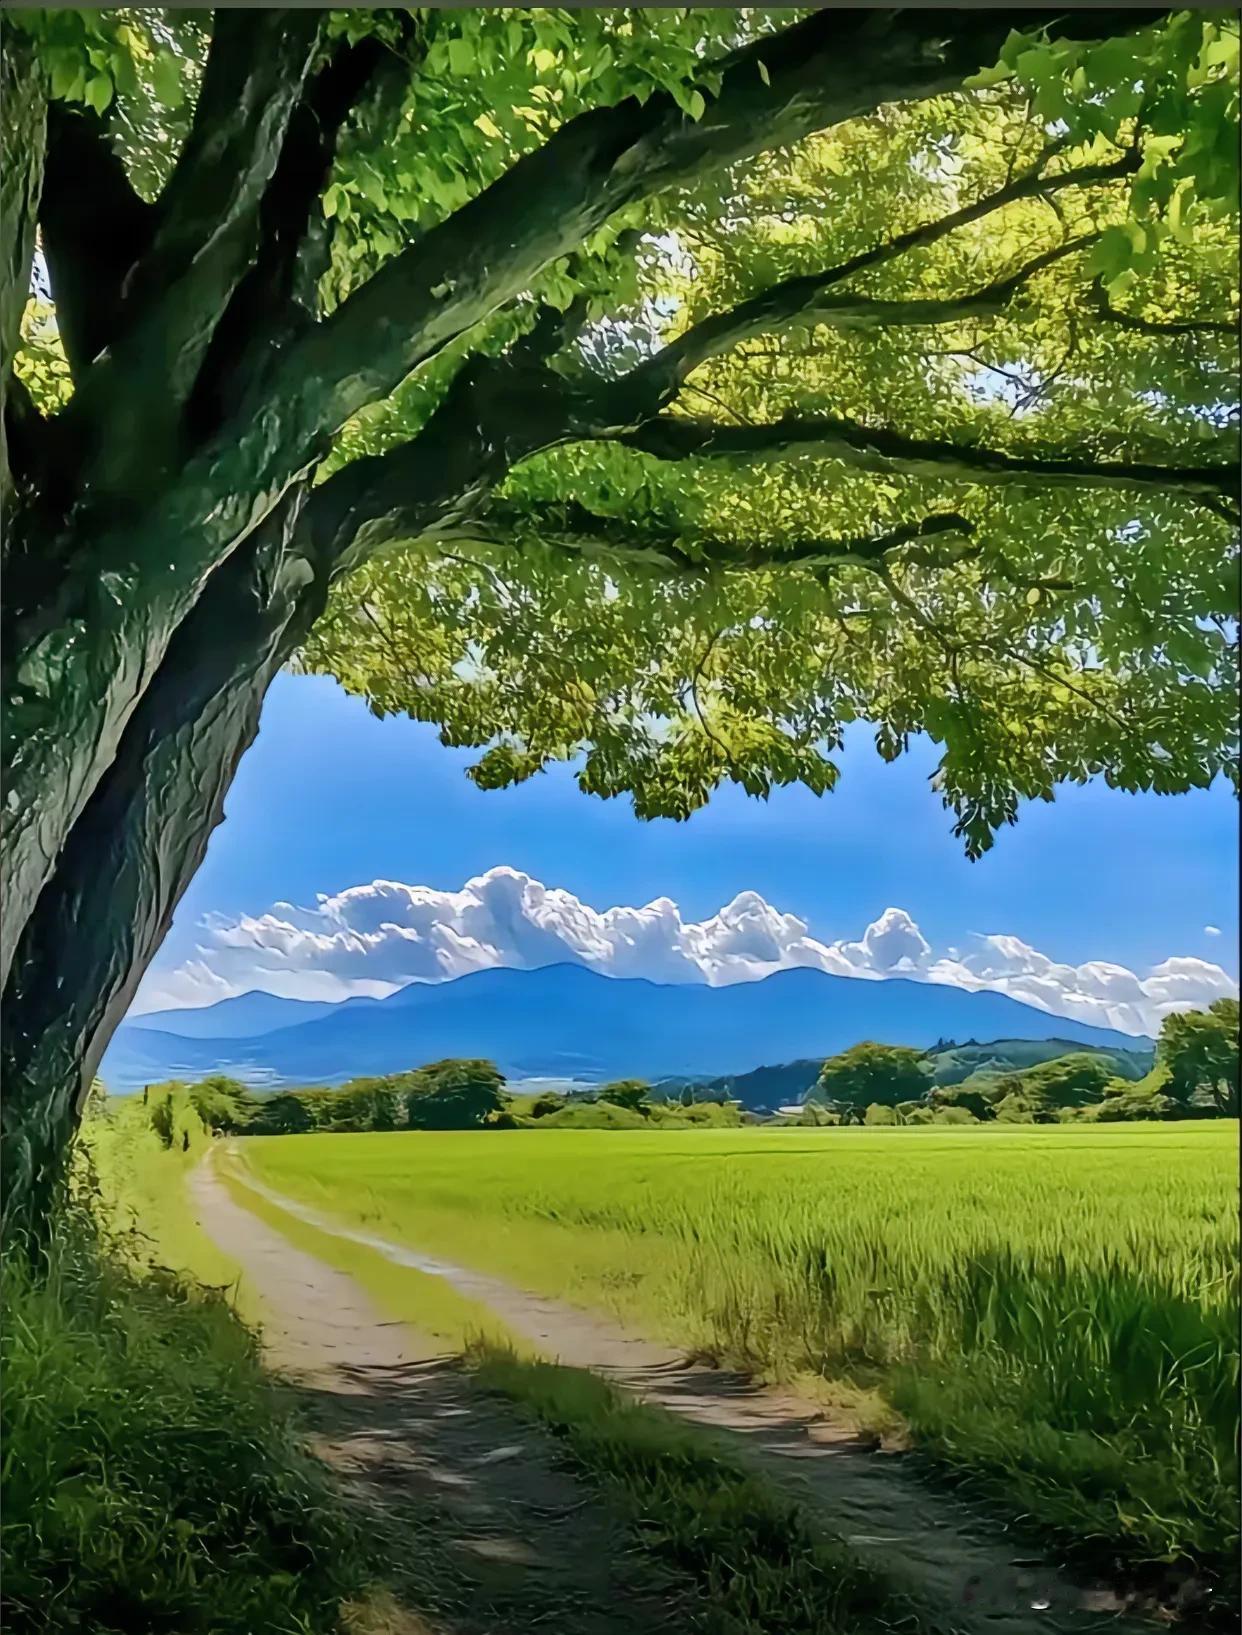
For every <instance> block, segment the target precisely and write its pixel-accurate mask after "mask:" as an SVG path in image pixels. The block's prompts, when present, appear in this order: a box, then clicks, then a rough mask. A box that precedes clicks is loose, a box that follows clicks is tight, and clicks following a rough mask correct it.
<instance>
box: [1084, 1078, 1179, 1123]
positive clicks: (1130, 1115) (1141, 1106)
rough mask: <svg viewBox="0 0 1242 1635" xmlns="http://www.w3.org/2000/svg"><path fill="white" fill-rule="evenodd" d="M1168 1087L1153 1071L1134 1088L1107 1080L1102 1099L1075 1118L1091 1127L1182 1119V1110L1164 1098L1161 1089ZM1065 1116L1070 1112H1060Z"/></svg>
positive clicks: (1118, 1081) (1165, 1079)
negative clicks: (1149, 1120) (1138, 1121)
mask: <svg viewBox="0 0 1242 1635" xmlns="http://www.w3.org/2000/svg"><path fill="white" fill-rule="evenodd" d="M1167 1083H1168V1072H1167V1070H1166V1069H1164V1068H1160V1067H1157V1068H1155V1069H1154V1070H1153V1071H1152V1072H1151V1073H1149V1074H1148V1075H1147V1077H1146V1078H1145V1079H1141V1080H1140V1081H1139V1082H1138V1083H1137V1084H1134V1083H1131V1081H1130V1080H1128V1079H1110V1080H1109V1082H1108V1083H1107V1084H1106V1085H1105V1086H1104V1099H1103V1100H1102V1101H1099V1102H1096V1103H1095V1105H1094V1106H1091V1107H1084V1108H1083V1109H1082V1110H1081V1112H1080V1113H1079V1114H1078V1115H1077V1116H1079V1117H1081V1118H1082V1119H1084V1120H1085V1121H1086V1122H1088V1123H1092V1124H1121V1123H1130V1122H1133V1121H1135V1120H1147V1119H1161V1118H1185V1116H1186V1108H1185V1107H1184V1106H1183V1105H1182V1104H1181V1103H1179V1102H1177V1101H1175V1100H1174V1099H1173V1097H1172V1096H1169V1095H1166V1094H1165V1093H1164V1090H1163V1088H1162V1087H1163V1086H1164V1085H1166V1084H1167ZM1062 1111H1063V1112H1065V1113H1068V1112H1070V1109H1068V1108H1065V1109H1062Z"/></svg>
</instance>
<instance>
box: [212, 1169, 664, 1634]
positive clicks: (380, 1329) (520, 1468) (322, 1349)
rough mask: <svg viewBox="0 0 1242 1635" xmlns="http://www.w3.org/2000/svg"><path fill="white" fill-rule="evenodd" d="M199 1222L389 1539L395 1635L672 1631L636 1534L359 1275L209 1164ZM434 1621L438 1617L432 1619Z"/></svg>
mask: <svg viewBox="0 0 1242 1635" xmlns="http://www.w3.org/2000/svg"><path fill="white" fill-rule="evenodd" d="M190 1192H191V1197H192V1200H193V1202H194V1204H195V1206H196V1208H197V1212H198V1215H199V1218H200V1220H201V1221H202V1223H203V1225H204V1226H205V1228H206V1229H207V1230H208V1231H209V1233H210V1234H211V1236H212V1237H213V1238H215V1240H216V1241H217V1242H218V1243H219V1245H220V1246H221V1248H222V1249H224V1250H225V1251H226V1252H227V1253H228V1254H229V1255H230V1256H231V1257H232V1258H233V1259H234V1260H235V1261H236V1262H237V1263H238V1264H239V1265H240V1266H241V1267H242V1270H243V1272H244V1274H245V1276H246V1278H247V1279H248V1280H249V1282H250V1284H251V1287H252V1288H253V1290H254V1292H255V1294H256V1295H257V1297H258V1299H259V1300H260V1302H261V1303H262V1306H263V1310H264V1313H265V1320H264V1327H263V1341H264V1350H265V1353H266V1354H267V1356H268V1358H269V1360H270V1361H271V1363H272V1364H273V1366H274V1367H275V1368H277V1369H278V1371H279V1372H280V1374H281V1375H282V1377H284V1378H285V1379H287V1380H288V1381H289V1383H290V1387H291V1389H292V1390H293V1391H294V1392H295V1393H296V1395H297V1396H298V1398H299V1399H300V1404H301V1406H302V1407H303V1408H304V1409H305V1410H307V1412H308V1415H309V1418H310V1420H311V1423H312V1425H313V1426H314V1427H315V1429H316V1431H317V1435H316V1437H315V1445H316V1451H317V1452H318V1453H320V1455H321V1456H322V1457H324V1458H325V1459H326V1460H327V1461H328V1462H329V1463H330V1464H332V1465H333V1466H334V1467H335V1468H336V1469H337V1470H339V1471H340V1472H341V1473H342V1475H344V1476H345V1477H346V1479H347V1481H348V1482H349V1483H350V1484H351V1485H352V1486H353V1487H354V1488H355V1490H356V1491H357V1492H358V1493H359V1495H360V1496H361V1497H362V1498H363V1500H364V1501H365V1503H366V1505H367V1506H368V1508H369V1510H370V1511H371V1513H372V1514H373V1515H374V1516H375V1517H376V1520H377V1525H378V1526H379V1527H380V1528H381V1529H382V1531H383V1533H384V1534H385V1535H386V1536H387V1537H389V1538H391V1539H392V1541H393V1542H392V1548H391V1551H390V1555H391V1560H392V1568H393V1574H392V1576H393V1580H394V1585H395V1588H396V1589H397V1591H398V1593H399V1596H400V1600H401V1602H402V1603H404V1604H405V1605H406V1606H413V1607H417V1608H418V1609H419V1614H420V1615H421V1616H418V1617H415V1616H413V1615H411V1614H401V1613H398V1614H396V1615H395V1616H393V1617H391V1618H381V1619H379V1621H378V1623H377V1624H366V1623H364V1624H363V1625H362V1626H361V1627H363V1628H367V1629H370V1628H377V1629H378V1628H382V1629H383V1631H384V1632H385V1635H422V1632H428V1635H430V1632H432V1631H434V1632H435V1635H528V1632H529V1635H535V1632H536V1631H538V1632H539V1635H546V1632H547V1631H548V1630H556V1631H557V1632H558V1635H560V1632H562V1631H564V1632H567V1635H674V1632H675V1631H678V1630H681V1629H684V1628H685V1622H684V1620H683V1619H680V1618H679V1617H678V1616H677V1610H678V1609H679V1608H684V1606H685V1604H686V1597H687V1596H688V1594H689V1591H688V1590H687V1589H686V1587H685V1586H684V1585H683V1584H682V1583H681V1582H680V1581H678V1580H676V1579H674V1578H672V1577H670V1576H665V1575H661V1574H658V1573H657V1572H655V1571H654V1570H652V1569H650V1568H649V1567H647V1565H646V1564H645V1563H643V1562H641V1561H639V1560H636V1558H635V1557H634V1555H633V1553H632V1550H631V1546H630V1544H629V1541H628V1540H627V1537H626V1534H625V1530H624V1528H623V1526H622V1525H621V1524H620V1523H619V1522H618V1521H617V1520H616V1519H615V1518H614V1517H613V1516H612V1514H611V1512H610V1511H608V1509H607V1508H606V1506H605V1505H604V1504H603V1503H602V1502H601V1501H600V1500H599V1499H597V1498H596V1497H595V1496H594V1494H593V1493H592V1492H591V1490H590V1489H588V1488H586V1487H584V1486H582V1485H581V1484H579V1483H578V1482H576V1481H575V1480H574V1479H573V1478H572V1477H571V1476H570V1475H569V1474H567V1473H566V1471H565V1470H564V1469H563V1467H562V1464H561V1462H560V1460H559V1458H558V1455H557V1452H556V1449H555V1447H554V1446H553V1445H552V1444H551V1443H550V1441H548V1440H547V1439H545V1437H544V1436H543V1434H542V1433H540V1432H539V1431H538V1430H536V1429H534V1428H532V1427H531V1426H530V1425H529V1424H528V1423H527V1422H526V1421H525V1420H523V1419H521V1418H520V1417H519V1416H518V1414H517V1413H516V1412H515V1411H510V1410H508V1409H507V1408H506V1407H505V1406H504V1405H503V1404H501V1403H498V1402H496V1401H495V1400H494V1399H492V1398H490V1397H485V1396H483V1395H482V1394H481V1393H479V1392H478V1391H476V1390H474V1389H473V1388H472V1387H471V1384H470V1382H469V1380H468V1379H467V1378H466V1377H465V1376H464V1375H463V1374H462V1372H461V1370H460V1369H459V1368H457V1367H456V1366H454V1365H453V1363H452V1360H451V1359H447V1358H445V1357H443V1355H437V1350H438V1348H437V1345H436V1343H435V1342H434V1341H432V1340H428V1339H427V1338H426V1337H425V1336H422V1335H419V1334H418V1333H417V1332H416V1331H415V1330H414V1329H412V1328H410V1327H409V1326H408V1325H407V1324H405V1323H394V1322H390V1321H388V1320H387V1319H386V1318H385V1317H384V1316H383V1314H382V1313H381V1312H379V1311H378V1310H377V1308H376V1307H375V1306H374V1305H373V1304H372V1302H371V1301H370V1299H369V1298H368V1296H367V1295H366V1293H365V1292H364V1291H363V1290H362V1289H361V1288H360V1287H359V1285H358V1284H357V1283H355V1282H354V1280H353V1279H352V1278H350V1277H348V1276H346V1275H345V1274H344V1273H341V1272H337V1271H335V1270H333V1268H332V1267H330V1266H327V1265H325V1264H324V1263H323V1262H322V1261H320V1260H316V1259H315V1258H314V1257H313V1256H311V1255H307V1254H304V1253H302V1252H301V1251H300V1250H298V1249H296V1248H294V1247H293V1245H292V1244H290V1243H289V1242H288V1240H287V1239H285V1238H283V1237H282V1236H281V1235H280V1234H279V1233H278V1232H275V1231H273V1230H272V1229H271V1228H270V1227H269V1226H267V1225H265V1224H264V1223H263V1222H262V1221H259V1220H257V1219H256V1218H255V1217H254V1216H253V1215H251V1214H249V1213H248V1212H247V1211H246V1210H245V1209H243V1208H241V1207H240V1205H238V1204H237V1203H235V1202H234V1200H233V1198H232V1196H231V1195H230V1193H229V1192H228V1190H227V1189H226V1188H225V1186H224V1185H223V1184H222V1182H221V1181H220V1179H219V1177H218V1176H217V1175H216V1174H215V1173H214V1171H213V1170H212V1168H211V1167H210V1165H201V1166H200V1167H199V1168H198V1169H197V1170H196V1171H195V1172H194V1173H193V1175H192V1176H191V1179H190ZM424 1620H425V1621H424Z"/></svg>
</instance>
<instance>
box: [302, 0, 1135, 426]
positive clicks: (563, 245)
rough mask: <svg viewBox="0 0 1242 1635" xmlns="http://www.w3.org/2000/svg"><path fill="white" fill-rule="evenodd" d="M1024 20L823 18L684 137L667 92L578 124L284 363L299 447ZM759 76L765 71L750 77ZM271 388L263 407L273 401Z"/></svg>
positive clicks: (1102, 20) (796, 32)
mask: <svg viewBox="0 0 1242 1635" xmlns="http://www.w3.org/2000/svg"><path fill="white" fill-rule="evenodd" d="M1024 17H1025V18H1026V23H1027V25H1028V26H1030V25H1032V24H1033V23H1036V21H1037V22H1038V24H1046V23H1047V21H1048V15H1047V13H1045V12H1041V13H1039V14H1037V18H1036V17H1035V16H1033V15H1032V14H1030V13H1023V12H972V13H964V12H944V11H934V10H933V11H915V10H910V11H899V12H895V13H894V12H866V11H838V10H835V9H832V8H825V9H824V10H822V11H820V12H818V13H816V14H815V15H814V16H812V17H809V18H807V19H806V20H805V21H803V22H801V23H799V24H797V25H796V26H794V27H793V28H790V29H787V30H785V31H783V32H782V33H780V34H776V35H773V36H771V37H769V38H766V39H764V40H761V41H759V42H757V43H755V44H753V45H750V46H748V47H746V48H745V49H744V50H742V51H740V52H737V53H735V54H734V55H733V56H732V57H731V58H729V59H727V60H726V61H725V63H724V64H723V65H722V74H721V84H720V91H719V94H718V96H716V97H715V98H714V99H712V100H711V101H710V102H709V104H708V107H707V110H706V112H705V113H704V115H703V117H702V118H701V119H700V120H699V121H698V122H697V123H696V122H695V121H693V120H691V119H689V118H688V117H687V116H686V115H685V114H683V113H682V111H681V109H680V108H679V107H678V105H677V103H676V102H675V101H674V99H673V98H672V97H671V96H669V95H667V94H664V93H660V94H657V95H655V96H652V97H650V98H649V99H648V100H647V102H646V103H643V104H640V103H639V102H638V101H637V100H636V99H634V98H630V99H627V100H626V101H625V102H622V103H620V104H618V105H617V106H616V107H612V108H599V109H595V110H592V111H590V112H588V113H584V114H580V115H579V116H578V117H577V118H575V119H572V120H570V121H569V122H568V123H567V124H566V125H564V126H562V127H561V129H560V130H559V131H558V132H557V133H556V134H555V135H554V136H553V137H552V138H551V140H550V141H548V142H547V143H546V144H545V145H544V146H543V147H542V148H541V149H539V151H538V152H536V153H533V154H530V155H528V156H527V157H526V158H524V159H522V160H520V161H519V162H518V163H517V164H516V165H514V166H513V168H512V169H511V170H510V171H508V172H507V173H506V175H504V176H503V177H501V178H500V180H499V181H497V182H495V183H493V185H492V186H491V187H489V188H487V189H486V190H485V191H484V192H483V193H482V194H480V195H479V196H478V197H477V198H475V199H473V200H472V201H471V202H470V203H469V204H467V205H466V206H464V207H463V208H462V209H461V210H459V211H457V212H456V213H455V214H454V215H453V216H452V217H450V218H449V220H448V221H446V222H444V223H442V224H441V225H440V226H439V227H437V228H435V229H433V230H432V231H431V232H429V233H428V234H426V235H425V237H424V238H422V239H421V240H419V242H418V243H417V244H415V245H412V246H411V247H410V248H409V249H408V250H406V251H404V252H402V254H400V255H398V256H395V257H394V258H393V259H392V261H390V262H389V263H388V264H387V265H386V266H385V267H383V268H381V269H380V271H379V272H378V273H377V274H376V275H375V276H374V277H373V278H372V279H370V281H369V282H368V283H367V284H366V285H364V286H363V288H362V289H360V290H358V291H357V292H356V293H355V294H354V295H352V296H351V297H350V298H349V300H347V301H346V302H345V303H344V304H343V305H342V306H341V307H340V308H339V309H338V310H337V312H336V313H335V314H333V317H332V318H331V319H330V320H329V322H327V323H326V324H324V325H323V326H321V328H320V329H319V330H318V331H316V332H315V333H314V334H313V335H311V336H308V337H307V340H306V342H305V343H304V345H303V347H302V348H300V349H298V350H297V351H296V352H295V354H294V355H293V356H292V357H291V358H290V359H289V363H288V370H289V374H290V376H291V377H292V378H291V379H290V381H289V384H288V391H289V393H290V394H291V398H290V401H294V400H296V401H297V402H298V405H299V412H300V414H301V416H302V418H303V420H304V425H305V431H306V433H307V434H308V435H314V434H315V433H322V432H327V431H332V430H334V429H335V428H336V427H337V426H339V425H340V424H342V423H343V422H344V421H345V420H346V419H348V418H349V416H350V415H351V414H353V413H355V412H356V411H357V410H358V409H359V408H361V407H362V406H363V405H364V404H366V403H368V402H371V401H374V400H375V399H377V398H381V397H384V396H386V395H387V394H388V393H389V392H390V391H392V390H393V388H394V387H395V386H396V385H397V384H398V382H399V381H400V380H401V379H403V378H404V376H405V375H406V374H408V373H409V372H410V370H412V369H414V368H415V367H417V365H418V364H420V363H421V362H423V361H424V360H425V359H427V358H429V357H431V356H433V355H434V354H435V353H436V352H438V351H439V350H440V349H441V348H443V347H444V346H446V345H447V344H448V343H449V342H450V341H452V340H453V339H455V338H456V337H457V336H458V335H460V334H462V333H463V332H464V331H465V330H467V329H469V328H471V327H473V326H474V325H475V324H476V323H478V322H480V321H481V320H482V319H483V318H485V317H487V316H488V314H489V313H491V312H493V311H495V310H496V308H497V307H499V306H501V305H502V304H504V303H505V302H507V301H509V300H512V299H513V297H514V296H516V295H517V294H518V293H519V292H520V291H521V290H523V289H525V288H527V287H529V285H530V284H531V283H532V282H533V280H534V279H535V278H536V277H537V275H538V274H539V272H540V271H541V270H542V269H543V268H544V267H546V266H547V265H548V264H549V262H551V261H552V260H554V259H555V258H556V257H557V256H558V255H562V254H564V253H566V252H567V251H568V250H570V249H572V248H573V247H574V246H575V245H576V244H578V243H580V242H581V240H582V239H583V238H584V237H586V236H587V235H588V234H589V233H591V232H593V231H595V230H596V229H597V228H598V227H599V226H601V225H602V223H603V222H604V221H605V220H607V218H608V217H609V216H610V215H612V214H613V213H614V212H615V211H616V210H618V209H620V208H622V207H623V206H625V205H627V204H629V203H631V202H633V201H634V200H636V199H640V198H643V197H646V196H648V195H650V194H652V193H654V192H657V191H659V190H661V189H663V188H667V187H671V186H674V185H676V184H677V183H679V182H683V181H685V180H687V179H689V178H690V177H692V176H695V175H698V174H701V173H702V172H704V171H707V170H710V169H713V168H717V167H720V166H724V165H729V164H733V163H735V162H737V161H739V160H742V159H746V158H749V157H750V156H752V155H753V154H755V153H758V152H760V151H763V150H765V149H768V148H772V147H778V146H784V145H787V144H791V143H794V142H797V141H799V140H801V139H802V138H803V137H804V136H806V135H808V134H809V133H811V132H812V131H815V130H820V129H823V128H824V127H826V126H828V125H832V124H836V123H838V122H840V121H843V120H846V119H851V118H855V117H857V116H859V115H861V114H864V113H869V112H871V111H872V110H873V109H875V108H876V107H878V106H880V105H881V104H882V103H885V102H895V101H912V100H917V99H920V98H925V97H929V96H935V95H938V94H941V93H943V92H946V91H951V90H954V89H957V88H958V87H959V86H960V85H961V83H962V81H963V79H965V78H967V77H969V75H970V74H972V73H973V72H975V71H976V70H977V69H978V68H980V67H981V66H984V65H986V64H988V63H991V62H994V61H995V59H996V56H997V53H998V52H999V50H1000V47H1001V45H1002V43H1003V41H1004V39H1005V37H1006V36H1007V34H1008V32H1009V30H1010V28H1014V27H1017V28H1020V27H1022V26H1023V18H1024ZM1153 20H1154V17H1153V14H1151V13H1142V12H1132V11H1126V12H1120V13H1119V12H1090V13H1078V14H1074V13H1071V14H1068V15H1066V16H1064V17H1061V18H1058V19H1057V30H1058V32H1060V33H1063V34H1067V35H1071V36H1074V37H1087V38H1092V37H1098V36H1102V35H1107V34H1110V33H1113V32H1118V31H1120V32H1128V31H1129V30H1131V29H1133V28H1135V27H1139V26H1143V25H1144V24H1150V23H1151V22H1152V21H1153ZM761 69H762V72H761ZM284 390H285V387H284V386H283V385H278V384H277V383H276V382H275V381H274V382H273V385H272V391H273V393H276V392H278V391H284Z"/></svg>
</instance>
